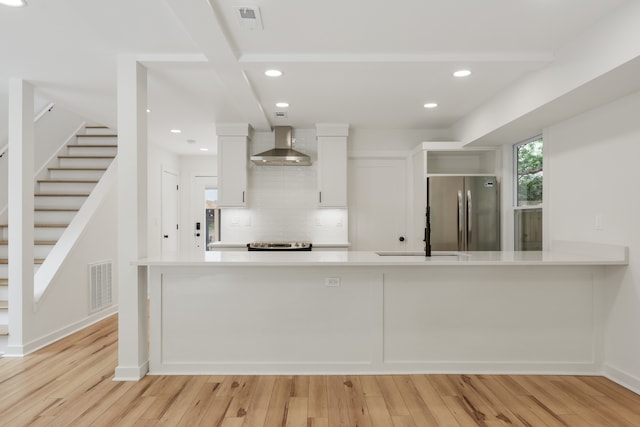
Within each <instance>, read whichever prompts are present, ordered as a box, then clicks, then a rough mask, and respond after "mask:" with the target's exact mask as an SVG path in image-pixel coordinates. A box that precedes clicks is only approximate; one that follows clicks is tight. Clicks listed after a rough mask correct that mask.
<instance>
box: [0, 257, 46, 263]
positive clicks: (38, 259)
mask: <svg viewBox="0 0 640 427" xmlns="http://www.w3.org/2000/svg"><path fill="white" fill-rule="evenodd" d="M43 262H44V258H35V259H34V260H33V263H34V264H42V263H43ZM0 264H9V259H8V258H0Z"/></svg>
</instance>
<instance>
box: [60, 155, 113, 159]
mask: <svg viewBox="0 0 640 427" xmlns="http://www.w3.org/2000/svg"><path fill="white" fill-rule="evenodd" d="M115 157H116V156H58V158H59V159H113V158H115Z"/></svg>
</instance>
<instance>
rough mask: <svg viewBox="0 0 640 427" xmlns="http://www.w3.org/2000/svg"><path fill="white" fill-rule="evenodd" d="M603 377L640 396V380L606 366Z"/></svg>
mask: <svg viewBox="0 0 640 427" xmlns="http://www.w3.org/2000/svg"><path fill="white" fill-rule="evenodd" d="M603 375H604V376H605V377H606V378H608V379H610V380H611V381H613V382H614V383H616V384H618V385H621V386H622V387H624V388H628V389H629V390H631V391H632V392H634V393H636V394H640V378H638V377H635V376H633V375H631V374H629V373H627V372H624V371H622V370H620V369H617V368H614V367H613V366H611V365H605V367H604V372H603Z"/></svg>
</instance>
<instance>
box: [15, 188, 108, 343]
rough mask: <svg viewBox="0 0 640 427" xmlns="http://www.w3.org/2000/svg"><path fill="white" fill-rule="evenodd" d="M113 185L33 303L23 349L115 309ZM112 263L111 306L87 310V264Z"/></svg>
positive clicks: (94, 319) (48, 339) (71, 330)
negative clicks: (38, 297)
mask: <svg viewBox="0 0 640 427" xmlns="http://www.w3.org/2000/svg"><path fill="white" fill-rule="evenodd" d="M115 187H116V186H115V185H113V187H112V188H111V190H110V191H109V194H108V195H107V197H106V198H105V200H104V201H103V203H102V205H101V206H100V209H98V211H97V212H96V214H95V216H94V217H93V218H92V219H91V221H90V222H89V224H88V226H87V228H86V229H85V231H84V233H83V234H82V236H81V237H80V238H79V240H78V241H77V243H76V244H75V246H74V247H73V249H72V250H71V252H70V253H69V256H68V257H67V258H66V259H65V261H64V263H63V264H62V266H61V267H60V269H59V271H58V273H57V274H56V276H55V277H54V279H53V280H52V282H51V284H50V285H49V287H48V288H47V291H46V292H45V293H44V295H43V297H42V298H41V299H40V301H39V302H38V304H37V310H36V311H35V312H29V313H25V314H27V315H29V316H32V317H33V321H32V322H28V324H29V325H32V327H31V328H30V330H29V331H25V351H26V352H30V351H33V350H35V349H37V348H39V347H41V346H43V345H46V344H49V343H51V342H53V341H55V340H57V339H59V338H61V337H63V336H65V335H67V334H69V333H72V332H75V331H76V330H79V329H81V328H83V327H85V326H87V325H89V324H91V323H93V322H95V321H97V320H99V319H100V318H102V317H104V316H106V315H108V314H111V313H113V312H115V310H116V309H117V301H118V286H117V283H116V281H117V279H116V277H117V276H116V274H115V273H116V271H117V256H116V250H117V249H116V234H115V233H114V230H116V228H117V224H116V206H117V197H116V193H117V191H116V188H115ZM104 261H112V262H113V270H112V272H113V276H112V277H113V288H112V289H113V301H114V304H113V306H110V307H108V308H106V309H105V310H103V311H101V312H97V313H94V314H91V313H89V264H90V263H97V262H104Z"/></svg>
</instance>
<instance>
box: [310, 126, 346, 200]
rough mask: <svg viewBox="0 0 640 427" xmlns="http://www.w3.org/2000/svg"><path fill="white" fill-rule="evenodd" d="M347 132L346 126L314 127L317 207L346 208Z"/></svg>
mask: <svg viewBox="0 0 640 427" xmlns="http://www.w3.org/2000/svg"><path fill="white" fill-rule="evenodd" d="M348 131H349V127H348V125H342V124H323V125H320V124H318V125H316V136H317V139H318V205H319V206H320V207H323V208H346V207H347V135H348Z"/></svg>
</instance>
